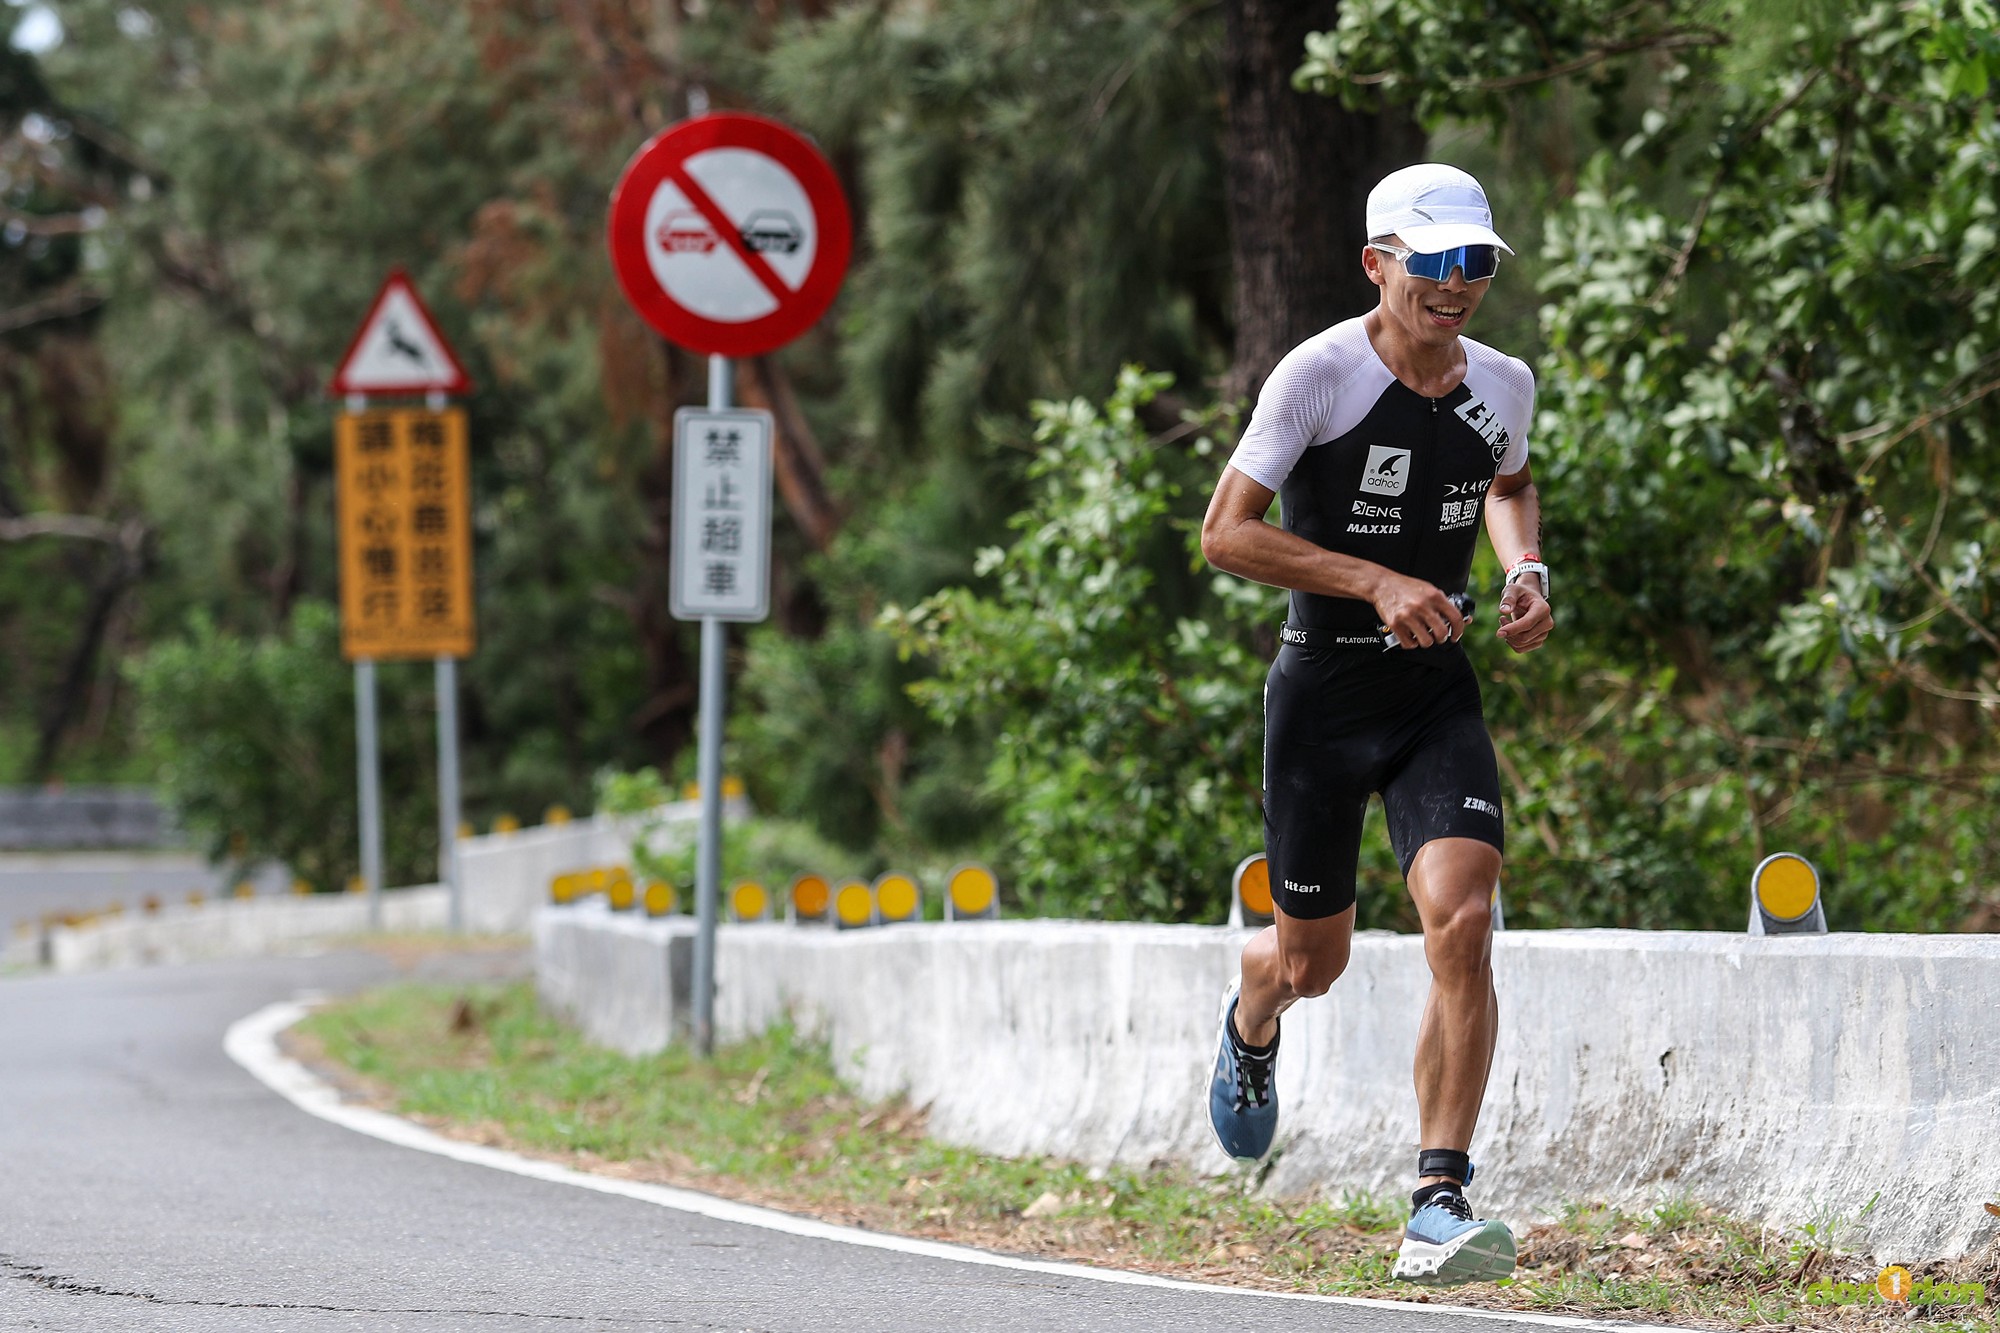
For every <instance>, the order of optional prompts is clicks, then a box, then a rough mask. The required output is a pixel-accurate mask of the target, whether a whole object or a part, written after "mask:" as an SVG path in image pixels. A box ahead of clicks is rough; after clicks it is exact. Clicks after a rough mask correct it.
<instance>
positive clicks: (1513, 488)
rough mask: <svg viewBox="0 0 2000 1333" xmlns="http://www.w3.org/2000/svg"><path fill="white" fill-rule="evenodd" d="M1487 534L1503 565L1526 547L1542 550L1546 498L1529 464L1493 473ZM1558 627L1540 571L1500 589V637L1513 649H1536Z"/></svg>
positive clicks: (1515, 557) (1487, 497)
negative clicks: (1540, 493) (1501, 474)
mask: <svg viewBox="0 0 2000 1333" xmlns="http://www.w3.org/2000/svg"><path fill="white" fill-rule="evenodd" d="M1486 536H1487V538H1488V539H1489V540H1491V541H1492V543H1493V553H1494V554H1495V555H1497V556H1499V557H1500V568H1502V569H1511V568H1512V567H1513V565H1514V562H1515V561H1516V560H1519V559H1520V558H1521V557H1522V556H1524V555H1526V554H1527V553H1528V552H1530V551H1539V550H1541V540H1542V502H1541V498H1540V496H1538V495H1537V494H1536V492H1535V479H1534V477H1533V475H1532V474H1531V473H1530V472H1529V470H1528V468H1527V466H1526V465H1525V464H1523V465H1522V468H1521V470H1520V471H1519V472H1515V473H1512V474H1511V475H1508V476H1504V477H1495V478H1494V479H1493V489H1492V490H1490V491H1488V492H1487V494H1486ZM1555 627H1556V617H1555V612H1554V611H1552V610H1550V609H1549V601H1548V592H1547V589H1545V588H1543V587H1542V579H1541V576H1540V575H1539V574H1524V575H1522V576H1521V579H1520V581H1519V582H1517V583H1510V584H1508V585H1507V589H1506V591H1505V592H1503V593H1501V594H1500V637H1501V638H1503V639H1505V640H1506V641H1507V646H1508V647H1509V648H1512V649H1513V650H1514V651H1515V652H1517V653H1531V652H1533V651H1534V650H1535V649H1537V648H1539V647H1541V646H1542V645H1543V644H1544V643H1546V642H1547V641H1548V637H1549V631H1550V630H1553V629H1554V628H1555Z"/></svg>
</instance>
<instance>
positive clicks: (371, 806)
mask: <svg viewBox="0 0 2000 1333" xmlns="http://www.w3.org/2000/svg"><path fill="white" fill-rule="evenodd" d="M354 738H355V740H356V741H357V742H359V748H360V751H361V754H360V761H361V762H360V768H361V883H362V885H363V887H365V888H366V889H367V890H368V928H369V929H370V930H380V929H381V928H382V771H381V769H382V762H381V757H380V755H379V754H378V753H377V748H376V744H375V663H374V662H372V661H369V660H367V659H366V658H364V659H362V660H360V661H357V662H356V663H355V664H354Z"/></svg>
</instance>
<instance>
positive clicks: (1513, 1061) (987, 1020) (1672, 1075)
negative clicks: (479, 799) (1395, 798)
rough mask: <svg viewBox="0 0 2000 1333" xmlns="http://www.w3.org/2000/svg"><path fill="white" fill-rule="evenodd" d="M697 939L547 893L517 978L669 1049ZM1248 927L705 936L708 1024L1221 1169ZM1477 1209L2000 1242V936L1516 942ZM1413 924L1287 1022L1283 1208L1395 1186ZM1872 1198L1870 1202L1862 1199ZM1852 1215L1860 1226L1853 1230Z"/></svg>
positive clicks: (1089, 1141) (1935, 1242) (729, 931)
mask: <svg viewBox="0 0 2000 1333" xmlns="http://www.w3.org/2000/svg"><path fill="white" fill-rule="evenodd" d="M687 930H688V927H687V926H686V925H678V926H674V925H648V924H647V923H644V922H642V921H635V920H632V919H629V918H627V919H620V918H617V917H615V916H613V915H612V914H610V913H607V912H605V911H604V910H603V909H602V908H601V907H598V906H586V907H582V908H561V909H555V908H550V909H544V910H543V912H542V913H541V915H540V917H539V918H538V920H537V923H536V942H537V975H538V977H539V978H540V979H541V985H542V987H543V992H544V994H545V995H546V996H547V997H548V998H549V1002H550V1003H551V1005H552V1007H553V1008H555V1009H556V1010H557V1011H558V1012H560V1013H563V1014H566V1015H568V1016H570V1017H571V1018H572V1019H573V1020H574V1021H576V1022H577V1023H578V1024H579V1025H580V1026H582V1027H583V1028H584V1030H585V1031H587V1032H589V1033H591V1034H592V1035H593V1036H594V1037H596V1038H597V1039H598V1040H601V1041H605V1042H607V1043H608V1044H611V1045H614V1046H618V1047H621V1048H623V1049H626V1050H632V1051H642V1050H649V1049H658V1047H659V1046H660V1045H661V1044H663V1043H664V1042H665V1040H666V1039H667V1036H668V1033H669V1031H670V1027H671V1023H672V1021H673V1015H674V1014H676V1013H678V1012H680V1011H681V1009H680V1006H681V1004H683V1003H684V1000H681V1001H676V1000H674V999H672V998H670V997H671V994H672V987H673V986H674V984H675V976H674V967H673V963H674V961H675V959H676V954H675V951H676V950H680V949H685V947H686V944H685V936H686V931H687ZM1245 937H1246V935H1245V933H1244V932H1236V931H1229V930H1224V929H1220V928H1214V927H1199V926H1148V925H1102V924H1083V923H1075V922H1051V921H1014V922H999V923H966V924H961V925H950V926H940V925H916V926H899V927H890V928H887V929H881V930H869V931H856V932H848V933H840V934H836V933H834V932H831V931H827V930H814V929H800V928H797V927H787V926H783V925H750V926H724V927H723V928H722V930H721V932H720V935H719V940H720V943H719V946H718V957H717V976H718V979H719V989H718V994H717V1000H716V1021H717V1030H718V1034H719V1035H720V1036H722V1037H724V1038H725V1039H728V1038H734V1037H741V1036H745V1035H748V1034H750V1033H753V1032H756V1031H758V1030H761V1029H762V1028H764V1027H766V1026H768V1025H769V1024H770V1023H772V1022H773V1021H775V1020H777V1019H779V1018H781V1017H783V1016H785V1015H786V1014H788V1013H789V1014H791V1015H793V1016H795V1017H796V1018H797V1020H798V1021H799V1022H801V1023H802V1024H803V1025H804V1026H805V1028H806V1029H807V1030H808V1031H810V1032H813V1033H815V1034H818V1035H820V1036H823V1037H824V1038H825V1039H826V1040H827V1041H828V1042H829V1043H830V1045H831V1048H832V1051H833V1054H834V1058H835V1060H836V1061H837V1062H838V1064H839V1067H840V1068H841V1069H842V1071H843V1072H844V1073H845V1074H846V1075H847V1076H848V1077H849V1078H850V1079H851V1080H852V1082H853V1083H854V1084H855V1086H856V1087H857V1088H858V1090H859V1091H861V1092H862V1093H863V1094H865V1095H868V1096H871V1097H882V1096H889V1095H894V1094H897V1093H904V1094H907V1095H908V1096H909V1098H910V1099H911V1100H912V1101H913V1102H915V1103H917V1104H920V1105H926V1106H928V1107H929V1108H930V1128H931V1131H932V1132H933V1133H935V1134H937V1135H938V1136H939V1137H940V1138H943V1139H945V1140H947V1141H950V1142H954V1143H960V1144H965V1145H968V1146H972V1147H976V1148H979V1149H982V1150H985V1151H988V1152H994V1153H1002V1154H1008V1155H1022V1154H1049V1155H1056V1156H1063V1157H1069V1158H1075V1159H1079V1160H1082V1161H1086V1162H1092V1163H1102V1164H1109V1163H1114V1162H1117V1163H1134V1164H1143V1163H1147V1162H1151V1161H1156V1160H1162V1159H1164V1160H1169V1161H1181V1162H1188V1163H1193V1164H1196V1165H1198V1166H1200V1167H1202V1168H1204V1169H1211V1170H1223V1169H1226V1168H1227V1163H1226V1161H1225V1159H1224V1158H1223V1157H1222V1155H1221V1154H1220V1152H1219V1151H1218V1150H1217V1149H1216V1148H1215V1146H1214V1144H1213V1142H1212V1141H1211V1139H1210V1137H1209V1131H1208V1128H1207V1122H1206V1119H1205V1113H1204V1111H1203V1102H1202V1088H1203V1085H1204V1082H1205V1078H1206V1074H1207V1068H1208V1063H1209V1061H1210V1060H1211V1059H1212V1057H1213V1050H1214V1041H1215V1017H1216V1015H1215V1005H1216V1001H1217V999H1218V998H1219V996H1220V993H1221V990H1222V987H1223V985H1224V984H1225V983H1226V981H1227V980H1228V979H1229V978H1230V977H1231V976H1233V975H1234V974H1235V970H1236V955H1237V951H1238V949H1239V947H1240V944H1241V941H1242V940H1243V939H1244V938H1245ZM1495 973H1496V984H1497V986H1498V988H1499V992H1500V999H1501V1006H1502V1019H1501V1037H1500V1046H1499V1050H1498V1052H1497V1054H1496V1058H1495V1064H1494V1069H1493V1073H1492V1077H1491V1081H1490V1083H1489V1091H1488V1097H1487V1102H1486V1108H1485V1111H1484V1114H1483V1117H1482V1120H1481V1125H1480V1131H1479V1134H1478V1136H1477V1138H1476V1140H1475V1142H1474V1144H1473V1157H1474V1159H1475V1161H1478V1162H1479V1163H1481V1166H1480V1176H1479V1182H1478V1186H1477V1189H1476V1197H1477V1198H1478V1200H1479V1201H1480V1203H1481V1204H1482V1205H1484V1206H1487V1207H1489V1208H1493V1209H1496V1210H1504V1211H1506V1212H1509V1213H1512V1214H1514V1215H1516V1216H1520V1215H1533V1214H1546V1213H1549V1212H1552V1211H1554V1210H1555V1209H1556V1208H1557V1207H1559V1205H1560V1204H1561V1203H1563V1202H1564V1201H1566V1200H1604V1201H1608V1202H1612V1203H1617V1204H1621V1205H1625V1206H1634V1207H1644V1206H1649V1205H1651V1204H1654V1203H1657V1202H1659V1201H1661V1200H1663V1199H1665V1198H1668V1197H1672V1196H1675V1195H1679V1194H1687V1195H1691V1196H1693V1197H1695V1198H1697V1199H1700V1200H1703V1201H1705V1202H1709V1203H1712V1204H1715V1205H1717V1206H1719V1207H1722V1208H1725V1209H1728V1210H1729V1211H1731V1212H1733V1213H1736V1214H1739V1215H1744V1216H1750V1217H1762V1218H1765V1219H1768V1220H1770V1221H1771V1222H1773V1223H1775V1224H1779V1225H1784V1226H1790V1227H1797V1226H1800V1225H1802V1224H1804V1223H1806V1222H1815V1223H1818V1224H1821V1225H1825V1224H1828V1223H1833V1222H1837V1223H1847V1224H1849V1226H1848V1229H1847V1231H1846V1234H1845V1236H1844V1237H1843V1241H1844V1243H1846V1244H1849V1245H1853V1246H1856V1247H1858V1248H1863V1249H1867V1250H1870V1251H1872V1252H1873V1253H1875V1254H1877V1255H1878V1256H1880V1257H1882V1258H1883V1259H1885V1260H1887V1259H1897V1260H1915V1259H1924V1258H1933V1257H1949V1256H1954V1255H1958V1254H1963V1253H1965V1252H1966V1251H1967V1250H1969V1249H1971V1248H1975V1247H1977V1246H1981V1245H1984V1244H1986V1243H1988V1242H1990V1241H1992V1240H1993V1239H1994V1238H1995V1237H1996V1236H2000V1221H1996V1220H1995V1219H1994V1218H1992V1217H1991V1216H1989V1215H1988V1214H1986V1213H1985V1212H1984V1211H1983V1210H1982V1208H1981V1204H1982V1203H1983V1202H1985V1201H1987V1200H1991V1199H2000V1039H1996V1033H2000V937H1992V936H1886V935H1831V936H1820V937H1803V936H1788V937H1779V938H1765V939H1751V938H1750V937H1748V936H1742V935H1733V934H1700V933H1680V932H1650V931H1644V932H1642V931H1518V932H1509V933H1505V934H1502V935H1501V936H1499V937H1498V938H1497V940H1496V946H1495ZM1427 986H1428V972H1427V969H1426V968H1425V965H1424V962H1423V955H1422V941H1421V940H1420V939H1418V938H1415V937H1410V936H1396V935H1386V934H1373V933H1365V934H1363V935H1362V936H1360V937H1359V938H1358V939H1357V940H1356V942H1355V948H1354V954H1353V960H1352V962H1351V964H1350V966H1349V968H1348V972H1347V974H1346V975H1345V976H1344V977H1343V978H1342V979H1341V980H1340V981H1339V983H1338V984H1336V986H1335V987H1334V990H1333V992H1332V993H1331V994H1330V995H1328V996H1327V997H1325V998H1324V999H1321V1000H1316V1001H1309V1002H1306V1003H1304V1004H1301V1005H1300V1006H1298V1007H1297V1008H1296V1009H1294V1010H1293V1011H1292V1013H1291V1014H1290V1015H1288V1016H1287V1018H1286V1020H1285V1034H1284V1055H1283V1058H1282V1059H1281V1061H1280V1064H1279V1076H1278V1092H1279V1099H1280V1104H1281V1106H1282V1107H1283V1108H1284V1109H1283V1119H1282V1122H1281V1129H1280V1134H1279V1141H1278V1147H1279V1150H1280V1156H1279V1157H1278V1160H1277V1163H1276V1165H1275V1167H1274V1168H1273V1170H1272V1172H1271V1175H1270V1178H1269V1185H1270V1188H1272V1189H1274V1190H1276V1191H1279V1192H1283V1193H1300V1192H1306V1191H1310V1190H1315V1189H1319V1190H1333V1191H1335V1192H1337V1191H1338V1190H1339V1189H1340V1188H1342V1187H1359V1188H1366V1189H1372V1190H1378V1191H1396V1190H1401V1189H1403V1188H1406V1187H1407V1186H1408V1184H1409V1178H1410V1174H1411V1171H1412V1168H1413V1165H1414V1163H1413V1160H1412V1159H1413V1156H1414V1152H1415V1148H1416V1099H1415V1095H1414V1093H1413V1092H1412V1091H1411V1085H1410V1059H1411V1051H1412V1048H1413V1045H1414V1042H1415V1039H1416V1030H1417V1023H1418V1019H1419V1017H1420V1015H1421V1012H1422V1006H1423V1001H1424V995H1425V992H1426V989H1427ZM1871 1200H1874V1206H1873V1207H1872V1208H1870V1207H1869V1204H1870V1201H1871ZM1864 1214H1865V1216H1864Z"/></svg>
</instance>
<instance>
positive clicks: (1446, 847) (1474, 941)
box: [1409, 838, 1500, 1185]
mask: <svg viewBox="0 0 2000 1333" xmlns="http://www.w3.org/2000/svg"><path fill="white" fill-rule="evenodd" d="M1499 878H1500V853H1499V851H1498V850H1497V849H1496V848H1494V847H1492V846H1490V845H1489V844H1487V843H1484V842H1479V841H1476V840H1474V839H1471V838H1439V839H1437V840H1435V841H1432V842H1428V843H1425V844H1424V846H1423V848H1422V849H1421V850H1420V851H1418V853H1417V857H1416V860H1415V861H1414V862H1412V863H1411V866H1410V877H1409V883H1410V897H1411V898H1412V899H1413V900H1414V901H1415V903H1416V906H1417V916H1418V917H1419V919H1421V920H1422V922H1423V927H1424V957H1425V959H1426V960H1427V961H1428V962H1429V963H1430V967H1431V990H1430V998H1429V999H1428V1001H1426V1003H1425V1005H1424V1018H1423V1024H1422V1026H1421V1027H1419V1028H1418V1030H1417V1059H1416V1082H1417V1117H1418V1121H1419V1133H1420V1135H1421V1138H1420V1139H1419V1146H1420V1147H1424V1148H1451V1149H1455V1150H1456V1151H1458V1152H1464V1151H1466V1150H1467V1149H1468V1148H1470V1147H1471V1146H1472V1130H1473V1127H1474V1126H1475V1125H1476V1124H1477V1123H1478V1121H1479V1106H1480V1103H1481V1102H1482V1101H1483V1100H1484V1099H1485V1096H1486V1075H1487V1071H1488V1070H1489V1069H1490V1068H1491V1067H1492V1064H1493V1044H1494V1041H1495V1039H1496V1038H1497V1036H1498V1034H1499V1025H1500V1004H1499V999H1498V997H1497V996H1496V995H1495V994H1494V991H1493V914H1492V894H1493V886H1494V884H1495V883H1497V882H1498V880H1499ZM1448 1179H1451V1177H1448V1176H1441V1175H1431V1176H1425V1177H1423V1178H1422V1180H1421V1181H1420V1182H1419V1183H1420V1184H1424V1185H1430V1184H1436V1183H1437V1182H1439V1181H1443V1180H1448ZM1455 1183H1457V1184H1460V1185H1463V1184H1464V1183H1465V1182H1464V1181H1462V1180H1461V1181H1456V1182H1455Z"/></svg>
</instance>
